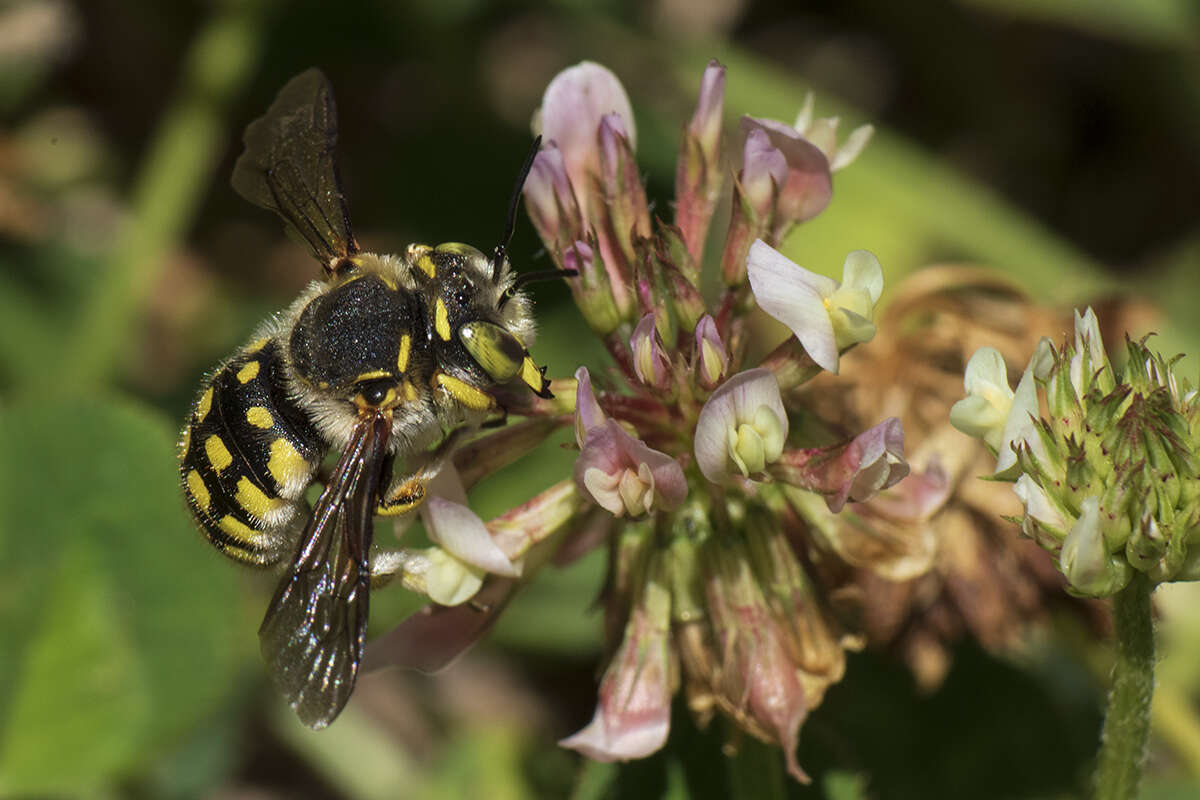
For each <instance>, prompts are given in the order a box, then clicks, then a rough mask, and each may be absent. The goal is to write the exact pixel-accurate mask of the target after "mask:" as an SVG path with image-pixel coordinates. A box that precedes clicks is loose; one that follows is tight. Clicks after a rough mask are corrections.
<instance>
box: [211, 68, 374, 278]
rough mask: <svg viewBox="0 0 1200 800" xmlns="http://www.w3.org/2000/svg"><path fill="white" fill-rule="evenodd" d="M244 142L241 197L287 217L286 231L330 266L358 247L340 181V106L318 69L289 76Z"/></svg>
mask: <svg viewBox="0 0 1200 800" xmlns="http://www.w3.org/2000/svg"><path fill="white" fill-rule="evenodd" d="M244 141H245V143H246V150H245V152H243V153H242V155H241V156H240V157H239V158H238V160H237V163H236V164H234V167H233V181H232V182H233V188H234V189H235V190H236V191H237V193H238V194H240V195H241V196H242V197H244V198H246V199H247V200H249V201H250V202H251V203H254V204H255V205H259V206H262V207H263V208H266V209H269V210H270V211H274V212H275V213H276V214H278V215H279V216H280V217H282V218H283V222H284V227H285V228H286V229H287V232H288V235H289V236H291V237H292V238H294V239H297V240H298V241H300V243H302V244H306V245H307V246H308V248H309V249H310V250H311V251H312V254H313V255H314V256H315V257H316V258H317V259H318V260H319V261H321V262H322V263H323V264H325V266H326V268H328V269H332V268H333V266H334V265H336V264H337V263H338V261H339V260H340V259H343V258H345V257H346V256H349V255H353V254H354V253H356V252H357V251H358V244H357V242H355V241H354V234H353V232H352V231H351V229H350V216H349V212H348V210H347V208H346V200H345V197H344V196H343V194H342V185H341V181H340V180H339V178H338V171H337V162H336V153H335V148H336V147H337V106H336V104H335V103H334V100H333V89H332V88H331V87H330V85H329V80H328V79H327V78H326V77H325V75H324V74H323V73H322V72H321V71H320V70H318V69H310V70H307V71H305V72H302V73H300V74H299V75H297V76H296V77H294V78H292V79H291V80H290V81H288V83H287V85H286V86H284V87H283V89H281V90H280V91H279V95H278V96H277V97H276V98H275V102H274V103H272V104H271V107H270V108H269V109H267V113H266V114H264V115H263V116H261V117H259V118H258V119H256V120H254V122H251V123H250V125H249V126H248V127H247V128H246V135H245V137H244Z"/></svg>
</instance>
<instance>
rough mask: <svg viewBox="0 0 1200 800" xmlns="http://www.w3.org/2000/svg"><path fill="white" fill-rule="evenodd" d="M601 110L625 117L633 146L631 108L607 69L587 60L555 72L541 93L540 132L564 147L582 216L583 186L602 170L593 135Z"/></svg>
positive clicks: (635, 133)
mask: <svg viewBox="0 0 1200 800" xmlns="http://www.w3.org/2000/svg"><path fill="white" fill-rule="evenodd" d="M605 114H619V115H620V116H621V117H622V118H623V119H624V121H625V123H626V124H625V129H626V131H627V132H628V137H629V143H630V145H631V146H632V147H636V143H637V131H636V129H635V128H634V124H633V108H632V107H631V106H630V104H629V97H628V95H626V94H625V88H624V87H623V86H621V82H620V81H619V80H618V79H617V76H616V75H614V74H613V73H612V72H611V71H610V70H609V69H607V68H606V67H602V66H600V65H599V64H595V63H593V62H590V61H584V62H582V63H580V64H577V65H575V66H574V67H569V68H568V69H565V70H563V71H562V72H560V73H558V75H556V76H555V77H554V80H552V81H551V82H550V85H549V86H547V87H546V92H545V94H544V95H543V96H542V108H541V127H542V130H541V133H542V136H543V137H544V138H545V139H546V141H547V142H554V143H555V144H557V145H558V148H559V150H561V151H562V154H563V159H564V162H565V164H566V169H567V174H568V175H569V176H570V178H571V183H572V184H573V185H574V186H575V187H576V191H577V192H578V199H579V204H580V210H581V211H582V212H583V215H584V217H585V218H586V217H587V206H588V198H587V188H586V187H588V186H590V185H591V181H592V180H593V178H592V176H595V175H598V174H599V172H600V153H599V139H598V135H597V134H598V132H599V130H600V120H601V118H603V117H604V115H605Z"/></svg>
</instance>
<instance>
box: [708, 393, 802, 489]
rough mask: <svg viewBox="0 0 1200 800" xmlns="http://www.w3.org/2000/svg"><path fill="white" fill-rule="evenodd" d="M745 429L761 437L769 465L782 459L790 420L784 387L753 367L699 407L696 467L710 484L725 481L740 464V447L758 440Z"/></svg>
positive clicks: (764, 454)
mask: <svg viewBox="0 0 1200 800" xmlns="http://www.w3.org/2000/svg"><path fill="white" fill-rule="evenodd" d="M745 428H750V429H752V431H753V433H755V434H757V436H758V440H759V441H758V443H761V444H762V446H763V459H764V460H765V461H766V462H768V463H769V462H770V461H773V460H774V459H775V458H778V457H779V455H780V452H782V448H783V444H784V442H785V441H786V440H787V434H788V418H787V412H786V411H785V410H784V408H783V398H782V397H781V396H780V394H779V383H778V382H777V381H776V380H775V375H774V373H772V372H771V371H770V370H767V369H751V370H746V371H745V372H740V373H738V374H737V375H734V376H733V377H732V378H730V379H729V380H727V381H725V383H723V384H721V385H720V386H718V387H717V390H716V391H715V392H713V394H712V397H710V398H708V401H707V402H705V404H704V407H703V408H701V409H700V416H699V418H698V420H697V422H696V434H695V441H694V450H695V453H696V464H697V466H699V467H700V472H701V473H703V475H704V477H705V478H707V479H708V480H709V481H711V482H713V483H722V482H724V481H725V480H726V479H727V478H729V476H730V475H731V474H732V470H733V468H734V467H735V466H738V465H737V464H736V460H735V455H739V454H738V453H736V452H735V451H736V448H737V447H738V446H739V445H741V444H743V443H744V442H745V440H746V439H747V438H753V437H751V436H750V434H751V430H744V429H745ZM739 468H740V467H739Z"/></svg>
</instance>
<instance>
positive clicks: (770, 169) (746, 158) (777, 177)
mask: <svg viewBox="0 0 1200 800" xmlns="http://www.w3.org/2000/svg"><path fill="white" fill-rule="evenodd" d="M738 178H739V183H740V184H741V187H742V196H743V197H744V198H745V200H746V202H748V203H749V204H750V207H751V208H752V209H754V213H755V214H757V215H758V217H759V219H760V220H761V221H762V223H763V224H766V222H767V221H768V220H770V218H771V210H772V205H773V204H774V202H775V198H776V196H777V195H778V193H779V192H781V191H783V187H784V186H785V185H786V184H787V179H788V165H787V159H786V158H784V156H783V153H782V152H781V151H780V150H779V148H778V147H776V146H775V145H773V144H771V139H770V137H769V136H767V133H766V131H763V130H759V129H757V128H756V129H754V130H752V131H750V132H749V133H748V134H747V135H746V145H745V148H744V149H743V155H742V171H741V173H740V175H739V176H738Z"/></svg>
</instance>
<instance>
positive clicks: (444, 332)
mask: <svg viewBox="0 0 1200 800" xmlns="http://www.w3.org/2000/svg"><path fill="white" fill-rule="evenodd" d="M433 328H434V330H436V331H437V334H438V336H440V337H442V341H443V342H448V341H450V315H449V313H447V311H446V304H445V303H443V302H442V298H440V297H439V298H438V299H437V305H436V306H434V309H433Z"/></svg>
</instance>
